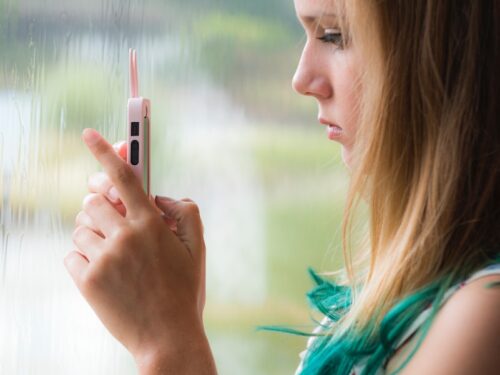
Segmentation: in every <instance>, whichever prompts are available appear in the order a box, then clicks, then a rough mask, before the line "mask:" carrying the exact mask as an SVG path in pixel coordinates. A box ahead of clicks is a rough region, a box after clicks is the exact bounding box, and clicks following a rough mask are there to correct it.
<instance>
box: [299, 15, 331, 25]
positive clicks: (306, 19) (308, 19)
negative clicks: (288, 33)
mask: <svg viewBox="0 0 500 375" xmlns="http://www.w3.org/2000/svg"><path fill="white" fill-rule="evenodd" d="M298 17H299V19H301V20H302V21H303V22H304V23H313V22H315V21H316V20H317V19H323V18H327V19H331V18H333V19H335V20H336V19H337V15H336V14H335V13H323V14H321V15H320V16H302V15H298Z"/></svg>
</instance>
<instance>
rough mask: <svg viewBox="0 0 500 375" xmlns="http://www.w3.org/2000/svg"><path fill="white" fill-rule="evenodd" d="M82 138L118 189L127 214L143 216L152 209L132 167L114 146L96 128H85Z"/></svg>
mask: <svg viewBox="0 0 500 375" xmlns="http://www.w3.org/2000/svg"><path fill="white" fill-rule="evenodd" d="M82 138H83V140H84V141H85V144H86V145H87V147H88V148H89V149H90V151H91V152H92V154H93V155H94V157H95V158H96V159H97V161H98V162H99V163H100V164H101V165H102V167H103V168H104V171H105V172H106V173H107V174H108V176H109V178H110V179H111V181H112V182H113V185H114V186H115V187H116V189H117V190H118V193H119V194H120V199H121V201H122V202H123V204H124V206H125V208H126V210H127V216H129V214H130V215H132V216H141V212H143V211H144V210H151V209H152V207H151V203H150V202H149V198H148V196H147V195H146V193H145V192H144V190H143V188H142V185H141V182H140V181H139V179H138V178H137V177H136V175H135V174H134V171H133V170H132V167H131V166H130V165H128V164H127V162H126V161H124V160H122V159H121V158H120V157H119V156H118V155H117V154H116V152H115V151H114V149H113V147H112V146H111V145H110V144H109V143H108V142H106V140H105V139H104V138H103V137H102V136H101V135H100V134H99V133H98V132H97V131H95V130H94V129H90V128H86V129H84V131H83V133H82Z"/></svg>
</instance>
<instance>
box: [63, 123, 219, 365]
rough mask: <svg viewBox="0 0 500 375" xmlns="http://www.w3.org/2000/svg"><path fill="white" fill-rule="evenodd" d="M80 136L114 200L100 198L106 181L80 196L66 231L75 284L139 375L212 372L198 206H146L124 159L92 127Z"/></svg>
mask: <svg viewBox="0 0 500 375" xmlns="http://www.w3.org/2000/svg"><path fill="white" fill-rule="evenodd" d="M83 138H84V141H85V143H86V144H87V146H88V147H89V149H90V151H91V152H92V153H93V155H94V156H95V158H96V159H97V160H98V161H99V162H100V163H101V165H102V166H103V168H104V171H105V172H106V175H107V176H109V180H110V181H111V183H112V186H114V187H115V188H116V190H117V192H118V195H119V201H118V200H115V202H114V203H115V204H113V203H112V202H111V201H110V200H108V198H107V196H106V195H105V194H104V193H103V191H104V187H105V186H107V184H108V182H106V178H102V179H101V181H104V182H103V183H101V184H98V186H97V187H95V190H96V192H95V193H93V194H90V195H88V196H87V197H86V198H85V200H84V202H83V214H82V213H81V214H79V215H78V217H79V218H80V219H78V220H79V223H80V225H78V226H77V228H76V229H75V231H74V232H73V242H74V243H75V245H76V247H77V250H75V251H72V252H70V253H69V254H68V255H67V256H66V258H65V259H64V264H65V266H66V268H67V269H68V271H69V273H70V274H71V277H72V278H73V280H74V282H75V284H76V286H77V287H78V289H79V290H80V292H81V293H82V295H83V296H84V297H85V299H86V300H87V301H88V303H89V304H90V305H91V307H92V308H93V309H94V311H95V312H96V314H97V316H98V317H99V319H100V320H101V321H102V322H103V324H104V325H105V326H106V328H107V329H108V330H109V331H110V332H111V334H112V335H113V336H114V337H115V338H116V339H118V340H119V341H120V342H121V343H122V344H123V345H124V346H125V347H126V348H127V349H128V350H129V351H130V353H131V354H132V355H133V356H134V358H135V359H136V361H137V364H138V366H139V368H140V369H141V373H142V370H144V371H147V372H149V371H151V366H154V368H155V370H154V371H152V372H151V373H155V374H156V373H160V372H158V371H166V372H165V373H170V372H175V373H191V372H192V373H206V374H213V373H215V364H214V363H213V358H212V355H211V353H210V348H209V345H208V340H207V338H206V335H205V332H204V327H203V316H202V315H203V308H204V304H205V243H204V240H203V225H202V222H201V218H200V214H199V210H198V207H197V205H196V204H195V203H193V202H192V201H190V200H188V199H186V200H181V201H177V200H173V199H170V198H163V197H156V198H155V201H154V202H152V200H151V199H150V198H149V197H147V196H146V194H145V193H144V191H143V189H142V186H141V183H140V181H139V180H138V179H137V178H136V176H135V175H134V173H133V171H132V168H131V167H130V166H129V165H128V164H127V163H126V162H125V161H124V160H123V154H122V155H121V156H122V157H119V156H118V155H117V154H116V152H115V151H114V150H113V148H112V147H111V146H110V145H109V144H108V143H107V142H106V141H105V140H104V139H103V138H102V137H101V136H100V135H99V133H97V132H96V131H94V130H91V129H86V130H85V131H84V133H83ZM108 187H111V185H110V186H108ZM106 191H107V190H106ZM154 203H156V205H155V204H154ZM120 204H122V205H123V210H122V211H120V209H119V208H118V207H119V206H120ZM160 212H163V214H164V216H165V217H166V219H167V220H170V221H171V222H175V224H176V228H175V229H176V231H177V233H175V232H173V231H172V230H171V229H170V227H169V225H168V223H167V222H166V221H165V218H164V217H162V216H161V215H160ZM82 217H87V219H82ZM85 222H87V223H88V225H86V224H84V223H85ZM193 358H200V359H199V360H195V361H193ZM200 361H202V362H203V363H201V362H200ZM196 362H198V363H196ZM195 366H198V367H197V369H195ZM200 371H201V372H200Z"/></svg>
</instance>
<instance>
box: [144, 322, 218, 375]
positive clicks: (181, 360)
mask: <svg viewBox="0 0 500 375" xmlns="http://www.w3.org/2000/svg"><path fill="white" fill-rule="evenodd" d="M135 360H136V364H137V368H138V370H139V374H140V375H169V374H182V375H184V374H185V375H190V374H193V375H194V374H196V375H216V374H217V370H216V366H215V361H214V358H213V355H212V351H211V349H210V344H209V342H208V338H207V336H206V334H205V332H204V331H201V332H199V333H197V334H196V335H190V336H184V335H183V336H179V337H178V339H177V341H176V342H174V343H172V342H169V343H165V344H164V345H161V346H155V347H152V348H150V349H148V350H147V351H145V352H144V353H143V354H141V355H140V356H138V357H136V358H135Z"/></svg>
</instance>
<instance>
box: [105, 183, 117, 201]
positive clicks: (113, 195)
mask: <svg viewBox="0 0 500 375" xmlns="http://www.w3.org/2000/svg"><path fill="white" fill-rule="evenodd" d="M108 197H110V198H111V200H113V201H118V200H119V199H120V195H119V194H118V190H116V188H115V187H114V186H112V187H111V188H110V189H109V191H108Z"/></svg>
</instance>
